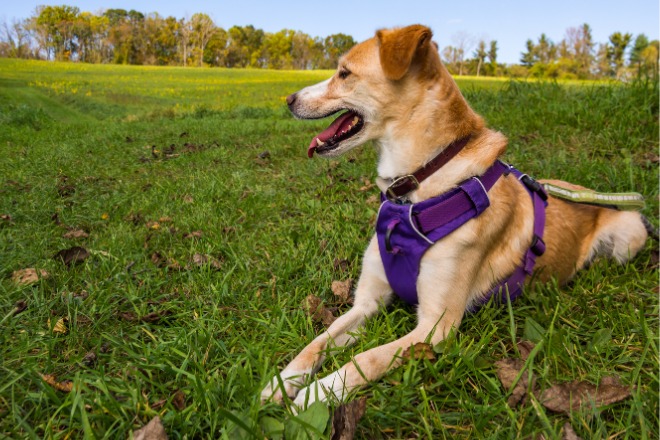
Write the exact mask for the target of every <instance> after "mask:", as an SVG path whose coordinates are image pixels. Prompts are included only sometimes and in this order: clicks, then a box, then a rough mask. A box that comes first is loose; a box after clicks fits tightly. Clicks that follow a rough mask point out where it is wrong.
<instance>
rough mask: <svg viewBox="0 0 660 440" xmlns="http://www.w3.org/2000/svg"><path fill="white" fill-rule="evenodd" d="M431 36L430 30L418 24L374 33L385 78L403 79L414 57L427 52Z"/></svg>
mask: <svg viewBox="0 0 660 440" xmlns="http://www.w3.org/2000/svg"><path fill="white" fill-rule="evenodd" d="M432 36H433V33H432V32H431V29H429V28H427V27H426V26H422V25H419V24H415V25H412V26H407V27H404V28H398V29H381V30H379V31H378V32H376V38H377V39H378V43H379V44H380V49H379V53H380V64H381V66H382V68H383V72H384V73H385V77H386V78H388V79H392V80H399V79H401V78H403V76H404V75H405V74H406V72H408V70H409V69H410V66H411V64H412V63H413V60H414V59H415V55H417V54H423V53H426V52H427V51H428V49H429V45H430V44H431V37H432Z"/></svg>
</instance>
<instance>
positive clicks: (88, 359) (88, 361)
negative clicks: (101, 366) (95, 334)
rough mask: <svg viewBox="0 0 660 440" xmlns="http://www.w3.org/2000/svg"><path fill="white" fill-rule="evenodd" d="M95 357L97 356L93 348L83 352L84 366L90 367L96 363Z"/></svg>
mask: <svg viewBox="0 0 660 440" xmlns="http://www.w3.org/2000/svg"><path fill="white" fill-rule="evenodd" d="M97 358H98V356H96V352H95V351H94V350H92V351H88V352H87V354H85V357H83V359H82V363H83V365H85V366H86V367H89V368H92V367H94V365H96V360H97Z"/></svg>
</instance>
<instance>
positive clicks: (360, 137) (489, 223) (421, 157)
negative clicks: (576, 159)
mask: <svg viewBox="0 0 660 440" xmlns="http://www.w3.org/2000/svg"><path fill="white" fill-rule="evenodd" d="M431 39H432V31H431V30H430V29H429V28H428V27H425V26H422V25H412V26H408V27H402V28H393V29H382V30H379V31H377V32H376V34H375V36H374V37H372V38H370V39H368V40H366V41H364V42H362V43H360V44H357V45H356V46H354V47H353V48H352V49H351V50H350V51H349V52H348V53H347V54H345V55H344V56H343V57H342V58H341V59H340V60H339V63H338V68H337V71H336V72H335V73H334V75H333V76H332V77H331V78H330V79H328V80H326V81H323V82H321V83H319V84H316V85H313V86H310V87H306V88H304V89H302V90H300V91H299V92H297V93H294V94H292V95H290V96H288V97H287V99H286V101H287V104H288V106H289V108H290V110H291V112H292V113H293V115H294V116H295V117H297V118H299V119H318V118H325V117H328V116H330V115H333V114H336V113H339V112H344V113H342V114H340V116H339V117H338V118H337V119H336V120H335V121H334V122H333V123H332V124H331V125H330V126H329V127H328V128H327V129H326V130H324V131H323V132H322V133H320V134H319V135H318V136H316V137H315V138H314V139H313V141H312V143H311V144H310V146H309V148H308V155H309V156H310V157H312V155H313V154H317V155H318V156H322V157H335V156H339V155H341V154H343V153H346V152H347V151H349V150H351V149H353V148H355V147H358V146H360V145H362V144H364V143H365V142H367V141H370V140H371V141H374V144H375V145H376V148H377V149H378V152H379V159H378V166H377V171H378V178H377V184H378V186H379V188H380V189H381V191H382V193H383V194H384V196H383V206H385V205H386V204H388V206H390V205H391V207H392V209H397V208H396V205H400V206H403V208H401V209H404V210H406V209H408V208H407V207H408V206H418V205H419V204H422V205H423V204H424V203H427V202H428V201H429V200H434V198H437V197H439V196H440V197H442V195H443V194H447V193H450V192H452V191H454V192H456V191H459V192H461V191H460V190H457V188H463V187H467V186H470V185H471V186H470V187H471V188H473V189H474V188H476V189H475V191H479V192H480V193H481V194H482V196H483V195H484V192H485V196H486V197H485V199H484V200H483V203H485V204H486V205H487V207H486V208H483V209H482V211H481V212H480V213H478V215H477V216H473V217H471V218H469V219H467V220H465V221H464V222H463V223H462V224H461V225H460V226H459V227H457V228H456V229H455V230H453V231H452V232H451V233H449V234H448V235H445V236H444V237H442V238H440V239H437V240H427V241H429V242H430V244H429V245H428V249H426V250H425V251H424V252H423V254H422V256H421V260H420V261H418V264H417V269H416V270H417V271H418V273H417V276H416V279H412V280H401V279H400V277H399V278H397V274H396V273H395V274H394V275H393V274H391V273H389V272H387V270H388V268H387V267H386V265H387V264H389V262H387V261H385V260H386V258H389V256H388V255H389V254H391V253H395V252H394V251H393V250H392V249H390V247H391V246H392V244H391V243H390V240H391V239H393V238H392V237H390V236H387V234H388V231H389V232H391V231H390V230H389V229H387V228H389V224H388V225H386V226H383V227H384V228H385V230H384V232H383V231H378V228H379V227H380V226H379V225H380V216H381V214H382V211H383V209H384V208H383V207H382V206H381V213H379V225H377V233H376V234H375V235H374V237H373V238H372V239H371V241H370V243H369V245H368V247H367V249H366V252H365V254H364V258H363V267H362V272H361V275H360V277H359V281H358V283H357V285H356V289H355V294H354V303H353V307H352V308H351V309H350V310H349V311H348V312H346V313H345V314H343V315H342V316H340V317H339V318H338V319H337V320H336V321H334V322H333V323H332V324H331V325H330V326H329V327H328V328H327V330H326V331H324V332H323V333H322V334H321V335H320V336H318V337H316V338H315V339H314V340H313V341H312V342H311V343H310V344H309V345H307V346H306V347H305V348H304V349H303V350H302V351H301V352H300V353H299V354H298V355H297V356H296V357H295V358H294V359H293V360H292V361H291V362H290V363H289V364H288V365H287V366H286V367H285V368H284V369H283V370H282V371H281V373H280V374H279V375H276V376H275V377H273V378H272V379H271V380H270V381H269V382H268V384H267V385H266V386H265V388H264V389H263V391H262V393H261V399H262V401H263V402H266V401H269V400H270V399H273V400H274V401H277V402H281V401H282V400H283V398H284V395H285V394H286V395H287V396H288V397H289V398H291V399H293V403H294V404H295V406H296V407H298V408H304V407H306V406H307V405H309V404H311V403H312V402H315V401H326V400H334V401H338V402H342V401H345V400H347V397H348V396H349V394H350V393H351V391H353V390H356V389H358V388H360V387H362V386H364V385H365V384H367V383H368V382H370V381H375V380H378V379H379V378H380V377H382V376H383V375H384V374H386V372H387V371H388V370H390V369H392V368H395V367H397V366H398V365H400V364H401V362H402V358H401V353H402V352H403V351H404V350H406V349H408V348H410V347H411V346H412V345H414V344H417V343H420V342H427V343H430V344H432V345H435V344H438V343H439V342H440V341H441V340H443V338H445V337H446V336H447V335H448V334H449V333H450V331H451V330H452V329H456V328H458V327H459V325H460V323H461V320H462V318H463V316H464V314H465V312H466V310H470V309H471V308H474V307H475V306H478V305H479V304H480V303H482V302H483V301H484V299H485V298H486V297H487V296H488V295H489V293H488V292H489V291H490V290H491V289H493V287H494V286H497V285H498V283H499V282H501V281H502V280H506V279H507V277H510V276H511V274H512V273H514V272H515V271H516V270H517V269H518V268H520V267H521V261H522V260H524V259H525V258H526V257H527V256H529V255H531V254H532V252H530V249H532V250H533V251H534V252H533V254H534V255H532V258H533V259H535V261H533V262H532V265H534V263H535V268H534V280H535V282H536V281H539V282H545V281H548V280H549V279H551V278H555V279H556V280H557V281H558V282H559V283H560V284H561V283H566V282H567V281H568V280H570V279H571V277H572V276H573V275H574V274H575V273H576V271H577V270H579V269H581V268H584V267H585V266H586V265H588V264H589V263H590V262H591V261H593V260H594V259H595V258H597V257H611V258H613V259H615V260H616V261H618V262H620V263H624V262H625V261H627V260H629V259H630V258H632V257H633V256H635V254H637V253H638V252H639V251H640V250H641V249H642V248H643V246H644V244H645V242H646V240H647V237H648V232H647V228H646V227H645V223H644V220H645V219H644V218H643V217H642V216H641V215H640V213H638V212H635V211H618V210H615V209H610V208H607V207H602V206H593V205H587V204H579V203H571V202H568V201H564V200H561V199H559V198H555V197H552V196H550V197H547V196H546V197H543V196H544V192H543V191H539V189H538V186H540V185H538V184H536V187H535V184H534V181H531V182H530V185H527V187H526V186H525V185H522V184H521V181H522V180H523V178H524V177H525V176H524V175H522V174H521V173H516V172H513V173H512V172H511V171H512V169H511V168H507V166H506V165H501V162H499V161H498V158H499V157H500V156H501V155H502V154H503V153H504V152H505V150H506V147H507V139H506V137H505V136H504V135H503V134H501V133H499V132H497V131H494V130H492V129H489V128H487V127H486V125H485V123H484V120H483V119H482V118H481V116H479V115H478V114H476V113H475V112H474V111H473V110H472V108H471V107H470V106H469V104H468V103H467V102H466V100H465V99H464V97H463V96H462V94H461V92H460V91H459V89H458V86H457V85H456V83H455V82H454V80H453V79H452V77H451V75H450V74H449V72H448V71H447V69H446V68H445V67H444V65H443V64H442V62H441V60H440V56H439V54H438V50H437V45H436V44H435V43H434V42H432V40H431ZM449 150H452V153H451V154H449V153H447V154H448V155H449V157H448V158H445V159H447V160H445V162H444V163H443V164H442V165H441V167H440V168H437V169H431V172H430V173H429V172H427V174H428V175H427V176H422V177H423V179H414V178H411V176H414V175H415V173H416V172H417V171H418V170H424V169H425V167H427V165H428V164H429V163H431V162H433V161H435V160H436V158H437V157H439V156H442V155H443V153H445V152H447V151H449ZM494 168H498V170H496V171H497V173H499V174H498V176H496V178H495V180H494V182H492V181H491V182H490V183H489V184H488V186H489V188H486V185H485V184H484V181H485V178H486V177H484V176H485V175H486V174H488V173H489V172H493V171H492V170H493V169H494ZM427 171H428V170H427ZM514 171H515V170H514ZM475 176H477V177H475ZM479 176H481V177H479ZM402 180H403V181H404V182H403V183H404V184H405V185H401V181H402ZM491 180H493V179H491ZM551 182H552V183H554V184H556V185H560V186H563V187H564V188H572V189H580V188H582V187H578V186H575V185H571V184H568V183H565V182H560V181H551ZM541 183H542V181H541ZM479 185H480V186H481V187H483V190H484V191H481V189H479ZM397 186H403V187H405V188H404V192H405V194H403V195H401V194H400V192H399V193H397V192H396V191H392V188H395V187H397ZM466 191H467V192H468V193H469V191H472V190H469V191H468V190H465V191H463V192H466ZM463 192H461V194H462V193H463ZM470 197H472V196H470ZM480 197H481V196H480ZM468 198H469V197H468ZM388 199H389V200H388ZM472 202H473V203H474V205H475V206H477V205H478V204H479V203H482V202H479V201H474V200H472ZM542 205H547V207H545V206H542ZM419 206H421V205H419ZM543 208H545V209H543ZM475 209H476V208H475ZM411 212H412V209H411ZM540 217H544V218H543V219H541V220H539V219H540ZM401 220H402V221H405V220H406V219H404V218H402V219H401ZM539 222H540V223H543V224H542V225H541V229H543V231H542V237H538V233H537V232H538V229H539V228H538V224H537V223H539ZM390 223H395V222H390ZM459 223H460V222H459ZM398 227H401V225H400V224H399V225H398V226H397V225H395V227H394V229H396V228H398ZM411 228H412V229H413V230H415V231H413V232H411V234H413V235H414V234H415V233H416V232H419V231H416V230H417V229H418V227H416V226H415V225H414V224H412V226H411ZM380 232H383V233H380ZM383 235H384V236H385V237H384V238H383ZM420 237H421V235H420ZM417 238H419V237H417ZM419 239H420V240H422V239H423V237H422V238H419ZM538 239H540V240H541V241H538ZM537 242H538V243H542V245H543V246H538V245H537V244H538V243H537ZM384 247H388V249H387V252H386V251H385V250H384ZM407 252H408V250H407V249H405V248H403V249H402V250H401V252H399V253H400V254H406V253H407ZM388 253H389V254H388ZM408 253H410V252H408ZM392 258H394V257H392ZM384 261H385V262H384ZM411 270H412V272H411V273H413V274H414V272H415V269H414V268H413V269H411ZM527 281H528V282H529V277H527ZM400 282H403V283H404V284H405V283H408V284H407V286H408V287H410V286H412V287H410V289H411V290H412V291H414V292H413V293H414V295H415V297H414V298H412V300H411V298H404V299H406V300H408V301H409V302H411V303H413V304H415V303H416V304H417V315H418V323H417V326H416V328H415V329H414V330H413V331H412V332H410V333H409V334H407V335H405V336H403V337H401V338H400V339H397V340H395V341H393V342H389V343H387V344H385V345H381V346H378V347H376V348H373V349H370V350H368V351H366V352H363V353H359V354H357V355H356V356H355V357H354V359H352V361H351V362H349V363H347V364H345V365H344V366H342V367H341V368H340V369H339V370H337V371H335V372H333V373H331V374H329V375H327V376H326V377H324V378H322V379H316V380H311V379H312V377H313V375H314V374H315V373H316V372H317V371H318V369H319V368H320V365H321V363H322V362H323V361H324V357H325V353H326V351H327V349H328V348H331V347H342V346H347V345H349V344H351V343H352V342H354V341H355V338H356V337H358V336H357V335H358V333H359V331H360V330H361V329H362V327H363V324H364V323H365V321H366V320H367V319H368V318H370V317H371V316H373V315H374V314H376V313H377V312H378V311H379V310H382V309H383V308H384V306H387V305H388V304H389V303H390V302H391V301H392V299H393V298H394V296H395V294H397V293H399V292H395V290H396V289H394V288H393V285H396V286H398V285H399V284H401V283H400ZM408 287H406V286H404V287H402V288H401V289H404V288H408ZM397 288H398V287H397ZM509 288H511V286H508V287H507V289H509ZM500 292H502V291H500ZM310 380H311V383H309V384H307V382H308V381H310ZM306 384H307V385H306Z"/></svg>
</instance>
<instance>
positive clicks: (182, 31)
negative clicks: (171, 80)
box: [177, 18, 194, 67]
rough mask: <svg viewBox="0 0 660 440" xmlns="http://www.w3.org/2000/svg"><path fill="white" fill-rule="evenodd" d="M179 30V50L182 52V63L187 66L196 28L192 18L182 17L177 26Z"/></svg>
mask: <svg viewBox="0 0 660 440" xmlns="http://www.w3.org/2000/svg"><path fill="white" fill-rule="evenodd" d="M177 30H178V33H177V36H178V41H179V50H180V53H181V65H183V67H186V66H187V65H188V57H189V56H190V49H191V47H190V46H191V39H192V35H193V32H194V29H193V27H192V23H191V22H190V20H187V19H185V18H182V19H181V20H179V26H178V27H177Z"/></svg>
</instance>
